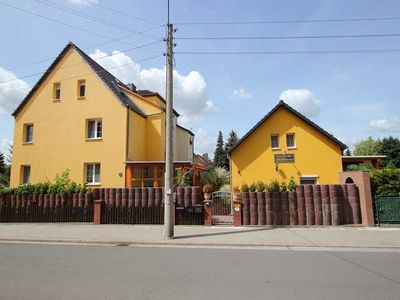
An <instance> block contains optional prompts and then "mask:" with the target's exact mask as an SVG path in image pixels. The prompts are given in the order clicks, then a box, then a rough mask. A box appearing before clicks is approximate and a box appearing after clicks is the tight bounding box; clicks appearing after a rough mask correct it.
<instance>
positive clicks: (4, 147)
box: [0, 138, 12, 158]
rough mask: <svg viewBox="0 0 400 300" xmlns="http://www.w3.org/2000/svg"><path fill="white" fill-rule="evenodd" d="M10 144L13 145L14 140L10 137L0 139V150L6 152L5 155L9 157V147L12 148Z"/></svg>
mask: <svg viewBox="0 0 400 300" xmlns="http://www.w3.org/2000/svg"><path fill="white" fill-rule="evenodd" d="M10 145H12V141H11V140H10V139H8V138H2V139H1V140H0V152H1V153H3V154H4V157H5V158H6V157H8V153H9V151H8V149H9V148H10Z"/></svg>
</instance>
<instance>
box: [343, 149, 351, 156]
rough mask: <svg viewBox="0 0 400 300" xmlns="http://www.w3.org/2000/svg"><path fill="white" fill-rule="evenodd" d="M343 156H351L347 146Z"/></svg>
mask: <svg viewBox="0 0 400 300" xmlns="http://www.w3.org/2000/svg"><path fill="white" fill-rule="evenodd" d="M344 156H351V151H350V149H349V148H347V149H346V150H345V151H344Z"/></svg>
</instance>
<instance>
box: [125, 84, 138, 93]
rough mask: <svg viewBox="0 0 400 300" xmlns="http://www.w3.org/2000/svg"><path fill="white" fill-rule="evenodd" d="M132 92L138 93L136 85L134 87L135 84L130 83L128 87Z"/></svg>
mask: <svg viewBox="0 0 400 300" xmlns="http://www.w3.org/2000/svg"><path fill="white" fill-rule="evenodd" d="M126 86H127V87H128V88H129V89H130V90H131V91H132V92H136V85H134V84H133V83H128V84H127V85H126Z"/></svg>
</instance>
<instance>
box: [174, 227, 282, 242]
mask: <svg viewBox="0 0 400 300" xmlns="http://www.w3.org/2000/svg"><path fill="white" fill-rule="evenodd" d="M275 228H276V227H273V226H271V227H262V228H251V229H244V230H243V229H241V230H230V231H219V232H210V233H199V234H187V235H179V236H175V237H174V239H176V240H177V239H191V238H199V237H208V236H221V235H231V234H241V233H249V232H258V231H268V230H272V229H275Z"/></svg>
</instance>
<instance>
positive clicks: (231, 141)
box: [224, 129, 239, 171]
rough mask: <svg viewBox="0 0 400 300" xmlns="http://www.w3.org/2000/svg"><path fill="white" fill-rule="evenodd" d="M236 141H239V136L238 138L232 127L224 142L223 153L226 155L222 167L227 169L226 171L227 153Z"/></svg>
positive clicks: (228, 167)
mask: <svg viewBox="0 0 400 300" xmlns="http://www.w3.org/2000/svg"><path fill="white" fill-rule="evenodd" d="M238 141H239V138H238V136H237V134H236V132H235V131H234V130H233V129H232V130H231V131H230V132H229V136H228V139H227V140H226V143H225V153H226V156H225V164H224V168H225V169H226V170H228V171H229V170H230V166H229V158H228V153H229V150H231V148H232V147H233V146H234V145H235V144H236V143H237V142H238Z"/></svg>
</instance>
